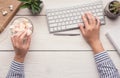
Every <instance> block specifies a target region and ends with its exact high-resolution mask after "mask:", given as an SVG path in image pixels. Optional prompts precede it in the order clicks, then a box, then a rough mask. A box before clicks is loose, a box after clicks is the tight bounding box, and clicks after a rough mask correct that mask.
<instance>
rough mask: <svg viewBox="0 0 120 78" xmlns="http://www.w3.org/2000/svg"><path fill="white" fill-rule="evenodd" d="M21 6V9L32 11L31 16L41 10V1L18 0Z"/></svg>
mask: <svg viewBox="0 0 120 78" xmlns="http://www.w3.org/2000/svg"><path fill="white" fill-rule="evenodd" d="M19 1H21V2H22V3H23V4H22V6H21V8H28V9H30V10H31V11H32V13H33V14H38V13H40V12H41V10H42V3H43V2H42V1H41V0H19Z"/></svg>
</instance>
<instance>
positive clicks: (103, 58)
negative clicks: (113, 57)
mask: <svg viewBox="0 0 120 78" xmlns="http://www.w3.org/2000/svg"><path fill="white" fill-rule="evenodd" d="M107 60H110V57H109V55H108V53H107V52H106V51H104V52H100V53H98V54H96V55H95V61H96V63H97V64H98V63H101V62H104V61H107Z"/></svg>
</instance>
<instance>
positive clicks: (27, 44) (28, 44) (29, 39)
mask: <svg viewBox="0 0 120 78" xmlns="http://www.w3.org/2000/svg"><path fill="white" fill-rule="evenodd" d="M30 43H31V36H29V37H28V38H27V43H26V47H27V48H29V46H30Z"/></svg>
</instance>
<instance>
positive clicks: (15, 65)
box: [11, 60, 24, 71]
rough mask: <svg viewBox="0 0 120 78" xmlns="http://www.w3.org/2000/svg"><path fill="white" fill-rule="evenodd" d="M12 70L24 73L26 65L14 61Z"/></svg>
mask: <svg viewBox="0 0 120 78" xmlns="http://www.w3.org/2000/svg"><path fill="white" fill-rule="evenodd" d="M11 70H14V71H24V63H20V62H17V61H15V60H13V61H12V64H11Z"/></svg>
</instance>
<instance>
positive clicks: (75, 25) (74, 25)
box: [66, 24, 79, 29]
mask: <svg viewBox="0 0 120 78" xmlns="http://www.w3.org/2000/svg"><path fill="white" fill-rule="evenodd" d="M75 28H79V26H78V24H72V25H67V26H66V29H75Z"/></svg>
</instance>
